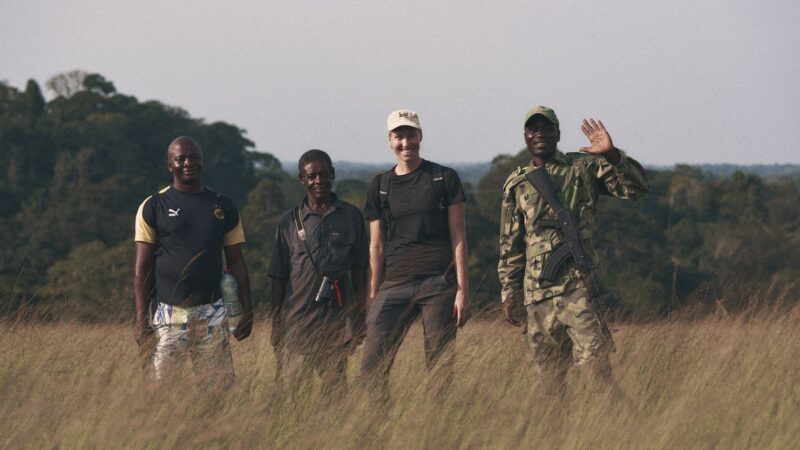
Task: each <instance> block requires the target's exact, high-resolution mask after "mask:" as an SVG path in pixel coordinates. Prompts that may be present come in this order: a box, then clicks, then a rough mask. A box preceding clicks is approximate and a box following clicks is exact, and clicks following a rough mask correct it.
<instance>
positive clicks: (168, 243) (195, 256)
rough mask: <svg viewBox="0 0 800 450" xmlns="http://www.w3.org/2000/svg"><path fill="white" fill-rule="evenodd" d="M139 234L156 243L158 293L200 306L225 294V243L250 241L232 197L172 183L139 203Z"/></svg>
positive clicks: (139, 239) (173, 300)
mask: <svg viewBox="0 0 800 450" xmlns="http://www.w3.org/2000/svg"><path fill="white" fill-rule="evenodd" d="M134 240H136V241H137V242H146V243H149V244H154V245H155V246H156V258H155V277H156V278H155V281H156V299H157V300H158V301H160V302H163V303H166V304H170V305H183V306H196V305H201V304H205V303H211V302H213V301H214V300H216V299H218V298H219V297H220V292H219V282H220V278H221V276H222V247H223V246H231V245H236V244H240V243H242V242H244V233H243V231H242V222H241V220H240V218H239V211H238V209H237V208H236V205H235V204H234V203H233V201H232V200H231V199H229V198H228V197H225V196H224V195H222V194H218V193H216V192H214V191H212V190H210V189H208V188H206V189H204V190H203V191H202V192H198V193H189V192H181V191H178V190H176V189H174V188H172V187H167V188H165V189H162V190H161V191H160V192H159V193H157V194H155V195H152V196H150V197H148V198H147V199H145V201H144V202H142V204H141V205H139V211H138V212H137V213H136V232H135V237H134Z"/></svg>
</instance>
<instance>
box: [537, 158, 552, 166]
mask: <svg viewBox="0 0 800 450" xmlns="http://www.w3.org/2000/svg"><path fill="white" fill-rule="evenodd" d="M549 159H550V158H539V157H538V156H534V157H533V166H534V167H542V166H544V165H545V164H547V161H548V160H549Z"/></svg>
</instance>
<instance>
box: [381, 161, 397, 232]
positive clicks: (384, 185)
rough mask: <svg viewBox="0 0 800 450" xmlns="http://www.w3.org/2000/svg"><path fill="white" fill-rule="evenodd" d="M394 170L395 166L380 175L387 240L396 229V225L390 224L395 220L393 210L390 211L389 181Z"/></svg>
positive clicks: (384, 227)
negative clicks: (391, 231)
mask: <svg viewBox="0 0 800 450" xmlns="http://www.w3.org/2000/svg"><path fill="white" fill-rule="evenodd" d="M393 172H394V168H392V169H389V170H387V171H386V172H383V173H381V174H379V175H378V177H379V180H378V181H379V183H378V185H379V188H378V195H379V196H380V200H381V225H382V226H383V231H384V232H385V233H386V240H387V241H388V240H389V233H390V230H393V229H394V227H391V226H390V225H392V224H394V220H393V218H392V212H391V211H389V182H391V180H392V173H393Z"/></svg>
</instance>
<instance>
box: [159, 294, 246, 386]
mask: <svg viewBox="0 0 800 450" xmlns="http://www.w3.org/2000/svg"><path fill="white" fill-rule="evenodd" d="M153 329H154V330H155V333H156V339H157V343H156V348H155V351H154V353H153V368H154V369H155V373H154V376H155V378H156V379H165V378H166V377H168V376H169V375H170V374H172V373H175V372H176V371H177V370H178V369H179V368H180V367H181V366H184V365H186V364H187V363H188V362H191V364H192V368H193V369H194V372H195V374H196V375H198V376H199V377H201V378H203V379H204V381H205V382H207V383H209V384H211V385H214V386H218V387H227V386H229V385H231V384H232V383H233V378H234V372H233V357H232V356H231V350H230V344H229V343H228V335H229V333H230V332H229V331H228V320H227V315H226V313H225V306H224V304H223V302H222V299H220V300H217V301H216V302H214V303H210V304H207V305H200V306H192V307H180V306H174V305H167V304H165V303H159V304H158V307H157V309H156V312H155V315H154V317H153Z"/></svg>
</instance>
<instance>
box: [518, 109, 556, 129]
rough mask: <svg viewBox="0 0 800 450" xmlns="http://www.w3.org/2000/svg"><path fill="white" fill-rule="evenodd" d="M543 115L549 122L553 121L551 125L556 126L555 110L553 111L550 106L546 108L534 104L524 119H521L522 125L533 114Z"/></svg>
mask: <svg viewBox="0 0 800 450" xmlns="http://www.w3.org/2000/svg"><path fill="white" fill-rule="evenodd" d="M537 114H538V115H540V116H544V117H545V118H547V120H549V121H550V122H553V125H555V126H558V117H556V112H555V111H553V109H552V108H548V107H547V106H541V105H540V106H535V107H534V108H533V109H532V110H530V111H528V112H527V113H526V114H525V120H523V121H522V124H523V126H524V125H525V124H526V123H528V121H529V120H531V117H533V116H535V115H537Z"/></svg>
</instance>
